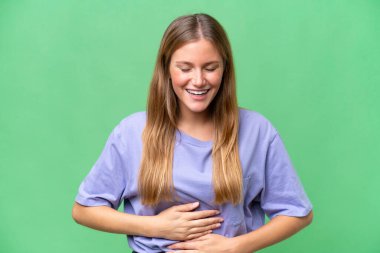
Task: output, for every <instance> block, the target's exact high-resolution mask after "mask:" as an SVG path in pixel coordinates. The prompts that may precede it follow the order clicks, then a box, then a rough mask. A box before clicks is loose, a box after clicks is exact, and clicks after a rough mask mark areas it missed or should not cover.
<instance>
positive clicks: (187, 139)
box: [176, 129, 213, 147]
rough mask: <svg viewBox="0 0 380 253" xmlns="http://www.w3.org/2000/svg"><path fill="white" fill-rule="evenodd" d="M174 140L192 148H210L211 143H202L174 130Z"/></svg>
mask: <svg viewBox="0 0 380 253" xmlns="http://www.w3.org/2000/svg"><path fill="white" fill-rule="evenodd" d="M176 138H177V142H185V143H188V144H191V145H194V146H199V147H212V145H213V141H212V140H211V141H202V140H199V139H197V138H194V137H192V136H190V135H188V134H186V133H184V132H182V131H180V130H178V129H177V130H176Z"/></svg>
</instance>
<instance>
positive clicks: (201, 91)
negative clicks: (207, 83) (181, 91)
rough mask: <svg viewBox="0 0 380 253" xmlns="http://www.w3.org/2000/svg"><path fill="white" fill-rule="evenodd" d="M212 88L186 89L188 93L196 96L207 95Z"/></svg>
mask: <svg viewBox="0 0 380 253" xmlns="http://www.w3.org/2000/svg"><path fill="white" fill-rule="evenodd" d="M209 90H210V89H204V90H191V89H186V91H187V92H188V93H190V94H191V95H195V96H202V95H205V94H207V92H208V91H209Z"/></svg>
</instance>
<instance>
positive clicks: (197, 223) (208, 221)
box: [189, 217, 224, 227]
mask: <svg viewBox="0 0 380 253" xmlns="http://www.w3.org/2000/svg"><path fill="white" fill-rule="evenodd" d="M223 221H224V219H223V218H222V217H213V218H204V219H199V220H192V221H189V224H190V226H191V227H206V226H210V225H215V224H218V223H222V222H223Z"/></svg>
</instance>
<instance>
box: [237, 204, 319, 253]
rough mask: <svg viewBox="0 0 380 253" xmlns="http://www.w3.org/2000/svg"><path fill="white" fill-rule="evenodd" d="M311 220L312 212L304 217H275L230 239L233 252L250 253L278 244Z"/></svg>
mask: <svg viewBox="0 0 380 253" xmlns="http://www.w3.org/2000/svg"><path fill="white" fill-rule="evenodd" d="M312 219H313V212H312V211H311V212H310V213H309V214H308V215H307V216H305V217H289V216H277V217H275V218H273V219H272V220H271V221H269V222H268V223H267V224H265V225H264V226H262V227H260V228H259V229H257V230H255V231H252V232H250V233H248V234H245V235H241V236H237V237H235V238H232V240H233V241H234V242H233V244H234V245H235V249H234V251H233V252H247V253H248V252H249V253H251V252H255V251H257V250H260V249H263V248H265V247H268V246H270V245H273V244H275V243H278V242H280V241H282V240H285V239H286V238H288V237H290V236H292V235H293V234H295V233H297V232H298V231H300V230H301V229H303V228H304V227H306V226H307V225H309V224H310V223H311V221H312Z"/></svg>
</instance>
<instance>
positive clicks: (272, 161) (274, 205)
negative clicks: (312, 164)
mask: <svg viewBox="0 0 380 253" xmlns="http://www.w3.org/2000/svg"><path fill="white" fill-rule="evenodd" d="M261 207H262V208H263V210H264V212H265V213H266V214H267V215H268V217H269V218H270V219H272V218H274V217H275V216H278V215H285V216H294V217H304V216H306V215H307V214H308V213H309V212H310V211H311V209H312V205H311V203H310V201H309V199H308V197H307V195H306V193H305V191H304V189H303V186H302V184H301V182H300V180H299V177H298V176H297V174H296V172H295V170H294V168H293V165H292V163H291V161H290V158H289V155H288V153H287V151H286V149H285V146H284V144H283V142H282V140H281V138H280V136H279V134H278V133H276V135H275V136H274V138H273V140H272V141H271V143H270V145H269V148H268V152H267V157H266V166H265V185H264V189H263V192H262V195H261Z"/></svg>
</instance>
